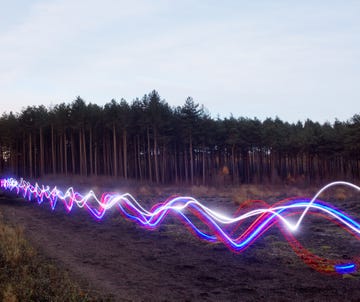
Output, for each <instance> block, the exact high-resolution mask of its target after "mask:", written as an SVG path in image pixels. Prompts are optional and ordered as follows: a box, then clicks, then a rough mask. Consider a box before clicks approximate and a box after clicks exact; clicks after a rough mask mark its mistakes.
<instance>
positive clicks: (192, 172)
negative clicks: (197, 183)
mask: <svg viewBox="0 0 360 302" xmlns="http://www.w3.org/2000/svg"><path fill="white" fill-rule="evenodd" d="M189 154H190V176H191V184H192V185H193V184H194V158H193V144H192V135H190V139H189Z"/></svg>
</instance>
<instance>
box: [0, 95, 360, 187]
mask: <svg viewBox="0 0 360 302" xmlns="http://www.w3.org/2000/svg"><path fill="white" fill-rule="evenodd" d="M0 151H1V156H0V173H2V174H6V173H7V174H12V175H18V176H22V177H30V178H36V177H41V176H44V175H47V174H61V175H70V174H78V175H82V176H92V175H95V176H96V175H110V176H114V177H117V178H121V179H124V180H128V179H132V180H137V181H142V182H150V183H157V184H194V185H200V184H202V185H223V184H225V185H227V184H240V183H283V182H289V183H292V182H303V183H307V184H310V183H319V182H325V181H329V180H335V179H346V180H350V181H356V180H359V178H360V169H359V168H360V115H359V114H356V115H354V116H353V117H352V118H351V119H350V120H348V121H338V120H336V121H335V122H334V123H333V124H330V123H324V124H320V123H318V122H313V121H311V120H306V121H305V122H300V121H299V122H297V123H289V122H284V121H282V120H280V119H279V118H275V119H272V118H267V119H265V120H264V121H260V120H258V119H256V118H253V119H250V118H244V117H239V118H235V117H233V116H231V117H228V118H224V119H220V118H217V119H214V118H212V117H210V115H209V114H208V113H207V112H206V110H205V109H204V108H203V107H202V106H200V105H199V104H198V103H196V102H194V100H193V99H192V98H191V97H189V98H187V99H186V101H185V103H184V105H183V106H179V107H171V106H170V105H169V104H168V103H167V102H166V101H165V100H163V99H161V98H160V96H159V94H158V92H157V91H152V92H151V93H149V94H147V95H144V97H142V98H141V99H135V100H134V101H132V102H131V103H128V102H126V101H125V100H124V99H122V100H121V101H120V102H118V101H116V100H114V99H113V100H111V101H110V102H108V103H107V104H105V105H104V106H99V105H96V104H92V103H86V102H85V101H84V100H83V99H81V98H80V97H77V98H76V99H75V100H74V101H73V102H72V103H70V104H66V103H61V104H58V105H55V106H53V107H51V108H46V107H44V106H29V107H27V108H25V109H23V110H22V111H21V112H20V113H17V114H14V113H12V112H10V113H8V114H5V113H4V114H3V115H2V116H1V118H0Z"/></svg>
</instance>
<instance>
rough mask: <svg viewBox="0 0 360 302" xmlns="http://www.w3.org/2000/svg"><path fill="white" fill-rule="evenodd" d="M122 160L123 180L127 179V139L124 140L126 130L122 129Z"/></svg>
mask: <svg viewBox="0 0 360 302" xmlns="http://www.w3.org/2000/svg"><path fill="white" fill-rule="evenodd" d="M123 159H124V165H123V166H124V178H125V179H127V178H128V174H127V165H128V164H127V139H126V129H123Z"/></svg>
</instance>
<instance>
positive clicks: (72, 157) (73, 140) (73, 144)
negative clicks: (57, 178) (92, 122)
mask: <svg viewBox="0 0 360 302" xmlns="http://www.w3.org/2000/svg"><path fill="white" fill-rule="evenodd" d="M71 170H72V173H73V174H75V139H74V133H73V132H72V131H71Z"/></svg>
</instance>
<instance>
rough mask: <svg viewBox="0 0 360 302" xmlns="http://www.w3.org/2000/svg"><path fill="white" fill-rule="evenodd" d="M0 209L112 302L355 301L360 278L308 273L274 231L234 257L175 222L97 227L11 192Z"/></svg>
mask: <svg viewBox="0 0 360 302" xmlns="http://www.w3.org/2000/svg"><path fill="white" fill-rule="evenodd" d="M0 211H1V212H2V215H3V216H4V219H5V220H6V221H7V222H8V223H11V224H16V225H22V226H23V227H24V229H25V234H26V236H27V237H28V238H29V240H30V241H31V242H32V243H33V244H34V245H35V246H36V247H37V248H38V249H39V251H40V252H41V253H43V254H44V255H45V256H46V257H50V258H52V259H54V260H55V261H56V262H57V263H59V265H61V266H62V267H64V268H66V269H68V270H69V271H70V272H71V274H72V275H73V276H75V277H76V278H79V279H80V280H81V282H83V283H87V284H89V286H90V288H93V289H94V290H95V291H97V292H100V293H101V294H103V295H104V296H108V295H111V296H112V297H113V298H114V300H115V301H175V300H176V301H195V300H203V301H259V300H268V301H270V300H271V301H304V300H308V301H315V300H316V301H338V300H343V301H345V300H346V301H359V300H360V279H359V278H357V277H356V278H349V279H343V278H341V277H333V276H326V275H321V274H319V273H317V272H315V271H313V270H311V269H310V268H308V267H307V266H306V265H305V264H304V263H303V262H302V261H301V260H299V259H298V258H297V256H296V255H295V254H294V253H293V251H292V250H291V249H290V247H289V246H288V245H287V242H286V241H285V239H283V238H282V236H281V234H280V232H279V231H277V230H276V229H274V230H271V231H270V232H269V233H268V234H267V235H265V236H264V237H262V238H260V239H259V240H258V242H256V243H255V245H254V246H253V247H252V248H250V249H248V250H246V251H245V252H244V253H242V254H233V253H232V252H230V251H229V250H227V248H226V247H224V246H223V245H221V244H207V243H204V242H201V241H198V240H197V239H194V238H193V237H192V235H191V234H190V233H189V232H188V231H187V230H186V229H184V227H183V226H182V225H181V224H179V223H178V222H177V220H176V218H172V217H170V218H169V219H168V220H167V221H166V222H165V225H164V226H162V227H160V229H158V230H155V231H148V230H145V229H142V228H140V227H139V226H137V225H135V224H134V223H132V222H129V221H126V220H124V219H123V218H122V217H121V216H120V215H119V214H118V213H109V214H108V215H107V216H106V217H105V219H104V220H103V221H101V222H97V221H95V220H94V219H93V218H92V217H91V216H90V215H89V214H88V213H87V212H86V211H84V210H81V209H76V210H74V211H73V212H72V213H71V214H66V212H65V211H64V210H63V208H62V207H61V206H59V207H57V208H56V209H55V211H51V210H50V209H49V206H48V205H41V206H38V205H37V204H36V203H30V202H26V201H23V200H21V199H17V198H11V197H9V195H7V197H1V199H0ZM280 248H281V253H280V252H279V251H280Z"/></svg>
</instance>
